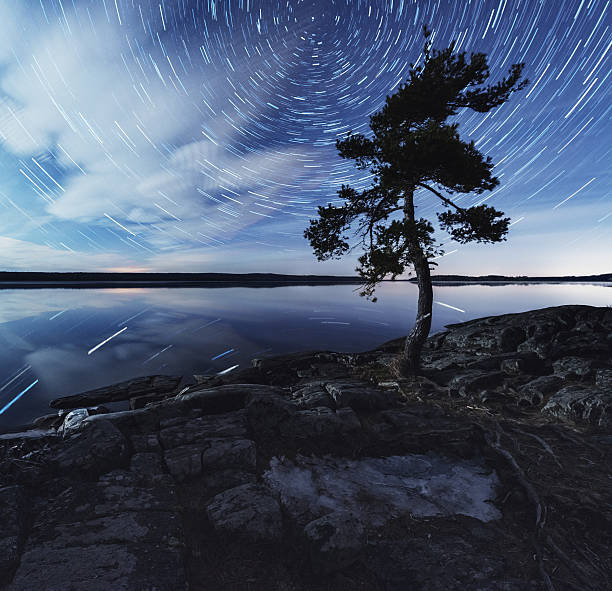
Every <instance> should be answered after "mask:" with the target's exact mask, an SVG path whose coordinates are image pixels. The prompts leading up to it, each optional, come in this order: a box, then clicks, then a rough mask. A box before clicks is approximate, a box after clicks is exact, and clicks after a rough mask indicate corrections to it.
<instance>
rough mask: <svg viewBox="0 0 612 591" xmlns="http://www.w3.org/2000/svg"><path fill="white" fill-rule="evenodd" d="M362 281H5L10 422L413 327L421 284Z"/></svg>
mask: <svg viewBox="0 0 612 591" xmlns="http://www.w3.org/2000/svg"><path fill="white" fill-rule="evenodd" d="M355 289H356V286H354V285H321V286H297V285H296V286H284V287H263V288H262V287H257V288H255V287H230V288H226V287H223V288H146V289H144V288H117V289H6V290H0V344H1V350H0V411H1V412H0V430H3V429H4V430H6V429H8V428H11V427H14V426H16V425H22V424H25V423H27V422H29V421H31V420H32V419H33V418H35V417H37V416H40V415H43V414H47V413H48V412H49V408H48V403H49V401H50V400H52V399H53V398H57V397H59V396H67V395H69V394H75V393H77V392H82V391H84V390H89V389H92V388H97V387H100V386H104V385H107V384H110V383H113V382H119V381H122V380H127V379H130V378H133V377H136V376H142V375H151V374H159V373H164V374H175V375H176V374H178V375H184V374H194V373H196V374H215V373H218V372H222V371H227V370H229V371H235V370H236V369H237V368H243V367H248V366H249V365H250V363H251V360H252V359H253V358H255V357H260V356H265V355H275V354H282V353H287V352H291V351H299V350H306V349H319V350H326V349H327V350H336V351H350V352H354V351H362V350H367V349H372V348H374V347H375V346H376V345H378V344H380V343H382V342H384V341H387V340H390V339H393V338H396V337H400V336H403V335H405V334H407V333H408V332H409V331H410V329H411V327H412V324H413V322H414V317H415V314H416V299H417V288H416V286H415V285H413V284H411V283H406V282H393V283H391V282H387V283H384V284H383V285H381V286H380V287H379V289H378V290H377V295H378V302H377V303H371V302H368V301H367V300H366V299H365V298H361V297H360V296H359V295H358V293H357V292H356V291H355ZM434 300H435V302H436V303H435V304H434V311H433V326H432V332H438V331H440V330H443V328H444V325H446V324H451V323H455V322H464V321H466V320H470V319H472V318H479V317H482V316H490V315H493V314H503V313H509V312H522V311H525V310H532V309H536V308H544V307H548V306H559V305H564V304H586V305H591V306H610V305H612V283H598V284H586V283H574V284H568V283H561V284H529V285H525V284H517V285H475V284H464V285H440V286H435V287H434ZM12 401H14V402H13V403H12V404H11V402H12ZM9 405H10V406H9Z"/></svg>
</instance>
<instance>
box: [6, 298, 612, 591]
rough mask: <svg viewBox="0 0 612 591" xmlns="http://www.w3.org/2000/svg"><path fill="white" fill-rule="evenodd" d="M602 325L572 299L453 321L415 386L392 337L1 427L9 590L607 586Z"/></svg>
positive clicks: (608, 331) (607, 371)
mask: <svg viewBox="0 0 612 591" xmlns="http://www.w3.org/2000/svg"><path fill="white" fill-rule="evenodd" d="M611 335H612V309H610V308H592V307H588V306H563V307H558V308H547V309H544V310H535V311H531V312H525V313H522V314H513V315H504V316H499V317H489V318H483V319H478V320H473V321H470V322H466V323H462V324H456V325H451V326H449V327H448V330H447V331H445V332H443V333H440V334H437V335H434V336H432V337H431V338H430V339H429V341H428V343H427V345H426V347H425V350H424V353H423V375H421V376H418V377H415V378H411V379H397V378H396V377H394V376H392V375H391V374H390V373H389V369H388V365H389V362H390V360H391V359H392V358H393V354H394V353H395V352H397V351H398V350H399V347H401V340H398V341H392V342H390V343H386V344H384V345H381V347H379V348H378V349H376V350H374V351H369V352H364V353H360V354H351V355H349V354H342V353H334V352H329V351H324V352H304V353H299V354H295V355H285V356H283V357H276V358H266V359H261V360H255V361H254V363H253V367H252V368H249V369H247V370H243V371H242V372H236V373H235V374H228V375H227V376H223V377H222V378H220V377H214V378H210V379H208V378H204V377H199V378H198V379H191V380H184V379H182V378H178V377H171V376H151V377H149V378H139V379H137V380H132V381H130V382H124V383H122V384H119V385H115V386H109V387H107V388H102V389H98V390H96V391H94V392H93V393H92V392H90V393H87V392H86V393H83V394H79V395H76V396H72V397H67V398H66V399H57V400H56V401H54V403H53V404H54V406H55V407H56V408H65V409H68V408H72V406H71V405H73V404H75V403H77V402H79V401H81V402H83V403H84V406H83V407H82V408H80V409H79V408H76V409H73V411H72V412H70V413H66V414H65V415H63V416H61V417H59V415H58V417H59V418H60V419H61V424H60V421H57V420H52V419H51V417H45V418H44V420H43V419H42V418H41V420H39V421H36V422H35V425H36V426H37V427H41V428H37V429H32V430H30V431H25V432H23V433H13V434H5V435H0V519H1V520H2V524H3V528H2V530H1V531H0V549H2V550H4V552H2V555H1V556H0V589H2V590H3V591H4V590H6V591H18V590H19V591H21V590H26V589H32V588H44V589H46V590H49V591H52V590H55V589H58V590H59V589H68V588H69V589H73V590H75V591H78V590H81V589H82V590H86V589H87V591H91V590H95V589H109V588H112V589H126V590H132V589H137V590H140V589H142V590H145V589H146V590H153V589H156V590H157V591H165V590H166V589H167V590H173V591H174V590H180V589H189V590H190V591H193V590H199V589H202V590H204V589H219V590H225V589H227V590H230V589H244V588H247V587H248V588H249V589H252V590H254V591H258V590H261V591H264V590H265V591H269V590H275V589H276V590H278V591H281V590H283V591H307V590H309V591H310V590H313V591H319V590H320V591H323V590H324V589H329V588H334V589H339V590H344V589H346V590H347V591H348V590H349V589H350V590H351V591H353V590H354V589H358V590H359V589H361V590H375V589H383V588H384V589H391V590H397V591H400V590H402V591H403V590H405V589H407V588H410V589H427V590H440V591H442V590H447V589H473V590H474V591H476V590H481V589H491V590H494V589H500V590H501V589H504V590H517V591H519V590H524V589H534V590H536V589H543V588H545V584H546V583H545V581H546V580H548V581H550V582H551V584H552V585H553V586H554V588H555V589H558V590H560V589H575V588H591V589H596V590H598V589H601V590H602V591H603V590H604V589H608V588H610V587H611V586H612V576H611V573H612V559H611V558H610V556H612V538H611V536H610V534H609V532H610V531H612V490H611V489H612V487H610V479H609V474H610V472H611V468H612V432H611V431H612V419H611V411H610V408H611V405H612V389H611V388H610V382H611V380H612V377H611V376H612V336H611ZM120 396H121V397H122V398H119V397H120ZM130 399H132V401H134V400H138V401H139V402H132V404H131V406H132V410H128V411H120V412H106V410H107V409H105V408H104V407H97V408H92V406H91V405H93V404H94V403H95V404H104V403H108V402H110V401H116V400H130ZM43 426H44V427H45V428H42V427H43ZM46 427H48V428H46ZM568 557H571V558H568ZM441 564H444V565H445V567H444V568H441V567H440V565H441ZM586 582H588V586H587V587H585V584H587V583H586Z"/></svg>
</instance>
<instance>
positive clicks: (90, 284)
mask: <svg viewBox="0 0 612 591" xmlns="http://www.w3.org/2000/svg"><path fill="white" fill-rule="evenodd" d="M385 281H386V282H392V280H385ZM415 281H416V279H414V278H410V279H397V280H395V282H408V283H414V282H415ZM432 281H433V283H434V284H438V285H440V284H447V285H466V284H481V285H511V284H531V283H587V282H588V283H594V282H602V283H604V282H612V273H606V274H602V275H588V276H565V277H527V276H517V277H506V276H502V275H484V276H478V277H473V276H468V275H434V276H433V277H432ZM361 283H362V281H361V278H359V277H349V276H336V275H281V274H277V273H81V272H75V273H40V272H14V271H5V272H0V290H2V289H40V288H65V289H92V288H121V287H134V288H135V287H158V288H164V287H166V288H171V287H217V288H221V287H281V286H292V285H308V286H315V285H339V284H347V285H359V284H361Z"/></svg>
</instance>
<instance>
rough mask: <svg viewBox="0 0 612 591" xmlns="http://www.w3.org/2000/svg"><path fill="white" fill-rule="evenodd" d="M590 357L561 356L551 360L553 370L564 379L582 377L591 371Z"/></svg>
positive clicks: (592, 364) (592, 363)
mask: <svg viewBox="0 0 612 591" xmlns="http://www.w3.org/2000/svg"><path fill="white" fill-rule="evenodd" d="M593 366H594V362H593V360H592V359H584V358H582V357H561V358H560V359H557V360H556V361H554V362H553V372H554V374H555V375H556V376H559V377H561V378H564V379H576V378H584V377H586V376H588V375H589V374H591V373H592V372H593Z"/></svg>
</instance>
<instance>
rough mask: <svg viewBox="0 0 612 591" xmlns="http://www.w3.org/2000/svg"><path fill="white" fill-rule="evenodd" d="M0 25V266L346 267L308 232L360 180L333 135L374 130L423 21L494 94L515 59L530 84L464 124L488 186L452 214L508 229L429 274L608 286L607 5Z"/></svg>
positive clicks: (36, 17)
mask: <svg viewBox="0 0 612 591" xmlns="http://www.w3.org/2000/svg"><path fill="white" fill-rule="evenodd" d="M0 18H1V19H2V22H3V24H4V27H3V29H4V32H3V37H2V39H0V142H1V144H0V170H1V171H2V175H1V176H0V268H2V269H5V270H41V271H46V270H48V271H52V270H99V271H102V270H151V271H231V272H250V271H262V272H291V273H312V272H315V273H320V274H323V273H328V272H330V273H332V272H333V273H335V272H342V273H351V272H352V271H353V268H354V266H355V265H354V262H353V261H351V260H348V261H347V260H344V261H341V262H331V263H325V264H320V263H317V262H316V261H315V259H314V257H313V256H312V254H311V252H310V249H309V247H308V244H307V242H306V241H305V240H304V239H303V237H302V232H303V229H304V227H305V226H306V225H307V223H308V220H309V218H311V217H313V216H314V215H315V212H316V207H317V206H318V205H322V204H326V203H328V202H330V201H333V200H334V199H335V198H336V190H337V189H338V188H339V187H340V186H341V185H342V183H343V182H347V183H351V184H353V185H356V186H359V185H362V186H365V185H367V184H368V178H367V176H364V174H363V173H361V172H358V171H356V170H355V169H354V167H353V165H352V163H351V162H348V161H343V160H341V159H340V158H339V157H338V156H337V153H336V149H335V142H336V139H337V138H339V137H342V136H343V135H344V134H346V132H347V131H349V130H352V131H354V132H364V133H365V132H367V131H368V128H367V123H368V117H369V115H371V114H372V113H374V112H375V111H377V110H378V109H380V107H381V106H382V105H383V103H384V100H385V97H386V96H387V95H388V94H391V93H392V92H393V91H394V90H395V89H396V88H397V86H398V85H399V84H400V83H402V82H404V81H405V80H406V78H407V75H408V70H409V68H410V64H411V62H412V63H418V62H419V60H422V59H423V55H422V47H423V37H422V26H423V25H424V24H427V25H428V26H429V28H430V29H431V30H432V31H433V34H432V39H433V44H434V46H435V47H437V48H444V47H446V46H447V45H448V44H449V43H450V42H451V41H452V40H455V41H456V44H457V49H458V50H460V51H467V52H468V53H469V52H485V53H486V54H488V57H489V66H490V70H491V80H492V81H493V82H495V81H496V80H498V79H499V78H501V77H502V76H504V75H505V74H506V73H507V71H508V69H509V67H510V66H511V64H513V63H516V62H525V70H524V74H525V76H526V77H527V78H529V80H530V84H529V86H528V87H527V88H526V89H525V90H524V91H522V92H521V93H518V94H516V95H514V96H513V97H512V98H511V100H510V101H508V102H507V103H506V104H504V105H502V106H501V107H500V108H497V109H495V110H493V111H491V112H490V113H488V114H486V115H483V114H479V113H474V112H472V111H469V112H465V113H459V114H458V115H457V122H458V123H459V124H460V127H459V131H460V133H461V134H462V136H463V137H465V138H472V139H473V140H474V141H475V142H476V145H477V147H478V148H479V149H480V150H481V151H483V152H484V153H485V154H487V155H490V156H491V157H492V159H493V161H494V162H495V163H496V165H497V166H496V168H495V174H496V175H497V176H498V177H499V178H500V181H501V184H500V186H499V187H498V188H496V189H495V190H494V191H492V192H489V193H485V194H483V195H481V196H477V197H473V196H466V197H464V198H463V199H466V201H465V202H466V203H467V202H470V203H480V202H483V201H486V202H488V203H489V204H491V205H494V206H495V207H497V208H500V209H503V210H504V211H505V212H506V213H507V214H508V215H509V216H510V217H511V218H512V220H513V226H512V228H511V232H510V236H509V240H508V242H507V243H505V244H504V245H502V246H498V247H492V248H490V249H487V248H484V249H483V248H482V247H478V246H473V247H472V246H470V247H465V246H459V245H456V244H453V243H449V242H447V243H446V244H445V250H446V252H447V255H446V256H444V257H442V258H441V259H440V260H439V261H438V263H439V265H440V266H439V268H438V272H447V273H466V274H467V273H471V274H484V273H500V274H508V275H510V274H539V275H546V274H551V275H555V274H588V273H603V272H609V271H610V268H609V264H610V261H611V257H610V252H612V232H611V231H610V224H611V223H612V217H611V214H612V199H611V193H610V161H611V142H610V138H611V137H612V116H611V109H612V100H611V98H612V97H611V94H612V93H611V92H610V88H611V85H610V73H611V72H612V68H611V64H612V58H611V56H612V50H611V47H612V30H611V25H612V19H611V10H610V0H571V1H570V0H562V1H557V2H552V1H550V0H486V1H485V0H478V1H476V0H473V1H468V0H463V1H461V2H459V1H444V0H436V1H434V0H428V1H421V0H417V1H413V0H386V1H381V0H373V1H364V0H318V1H306V0H288V1H284V2H279V1H264V0H219V1H214V0H197V1H188V0H163V1H161V2H159V1H154V2H150V1H139V0H39V1H32V2H27V3H25V2H13V1H10V0H6V1H2V2H0ZM418 205H419V208H420V209H421V211H422V212H423V213H425V214H426V215H432V214H433V212H434V207H435V206H437V203H435V202H434V201H432V199H430V197H428V196H427V195H425V194H422V195H420V198H419V201H418ZM441 239H442V240H444V238H442V235H441ZM446 240H448V239H446ZM606 265H608V267H606Z"/></svg>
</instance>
